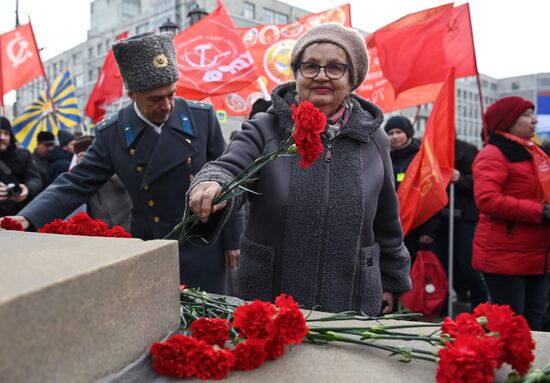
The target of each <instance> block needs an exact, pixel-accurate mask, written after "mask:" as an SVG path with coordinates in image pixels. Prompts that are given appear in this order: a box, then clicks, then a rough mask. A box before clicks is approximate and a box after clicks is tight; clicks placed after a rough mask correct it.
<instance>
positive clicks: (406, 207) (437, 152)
mask: <svg viewBox="0 0 550 383" xmlns="http://www.w3.org/2000/svg"><path fill="white" fill-rule="evenodd" d="M454 158H455V75H454V73H453V70H451V71H450V72H449V74H448V75H447V79H446V81H445V84H444V85H443V88H441V91H440V93H439V95H438V96H437V100H436V101H435V103H434V106H433V109H432V112H431V114H430V117H429V118H428V123H427V125H426V132H425V134H424V138H423V139H422V145H421V146H420V151H419V152H418V153H417V154H416V156H415V157H414V159H413V160H412V162H411V164H410V166H409V168H408V169H407V172H406V173H405V178H404V179H403V182H402V183H401V185H399V189H398V190H397V196H398V198H399V206H400V211H399V215H400V217H401V225H402V226H403V233H404V234H405V235H406V234H407V233H408V232H409V231H410V230H412V229H414V228H416V227H418V226H420V225H421V224H423V223H424V222H426V221H427V220H428V219H429V218H430V217H432V216H433V215H434V214H435V213H437V212H438V211H439V210H441V209H442V208H443V207H444V206H445V205H446V204H447V200H448V198H447V190H446V189H447V185H448V184H449V182H450V181H451V177H452V175H453V170H454Z"/></svg>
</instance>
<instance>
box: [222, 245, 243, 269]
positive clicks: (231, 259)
mask: <svg viewBox="0 0 550 383" xmlns="http://www.w3.org/2000/svg"><path fill="white" fill-rule="evenodd" d="M240 256H241V250H239V249H236V250H226V251H225V267H231V268H232V269H234V268H236V267H237V266H239V257H240Z"/></svg>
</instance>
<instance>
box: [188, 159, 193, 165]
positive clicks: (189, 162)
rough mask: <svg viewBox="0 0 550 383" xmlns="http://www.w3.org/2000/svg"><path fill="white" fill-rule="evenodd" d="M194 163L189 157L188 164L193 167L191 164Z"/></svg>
mask: <svg viewBox="0 0 550 383" xmlns="http://www.w3.org/2000/svg"><path fill="white" fill-rule="evenodd" d="M192 161H193V160H191V157H189V158H188V159H187V163H188V164H189V165H191V162H192Z"/></svg>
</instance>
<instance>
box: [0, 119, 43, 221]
mask: <svg viewBox="0 0 550 383" xmlns="http://www.w3.org/2000/svg"><path fill="white" fill-rule="evenodd" d="M15 144H16V141H15V136H14V135H13V132H12V130H11V124H10V121H9V120H8V119H7V118H5V117H0V217H4V216H7V215H12V214H15V213H16V212H18V211H19V210H20V209H21V208H22V207H23V206H25V205H26V204H27V202H29V201H30V200H31V199H32V198H33V197H34V196H35V195H37V194H38V193H39V192H40V190H42V181H41V180H40V175H39V174H38V170H37V169H36V165H35V164H34V161H33V159H32V156H31V153H29V151H28V150H25V149H21V148H18V147H17V146H16V145H15Z"/></svg>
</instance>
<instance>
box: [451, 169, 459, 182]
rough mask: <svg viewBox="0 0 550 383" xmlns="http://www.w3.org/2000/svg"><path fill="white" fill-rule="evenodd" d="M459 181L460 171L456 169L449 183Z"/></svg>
mask: <svg viewBox="0 0 550 383" xmlns="http://www.w3.org/2000/svg"><path fill="white" fill-rule="evenodd" d="M459 179H460V171H459V170H458V169H454V170H453V177H452V178H451V182H453V183H454V182H458V180H459Z"/></svg>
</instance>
